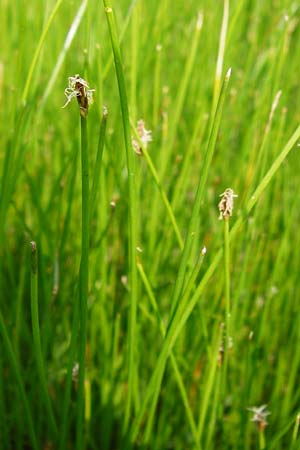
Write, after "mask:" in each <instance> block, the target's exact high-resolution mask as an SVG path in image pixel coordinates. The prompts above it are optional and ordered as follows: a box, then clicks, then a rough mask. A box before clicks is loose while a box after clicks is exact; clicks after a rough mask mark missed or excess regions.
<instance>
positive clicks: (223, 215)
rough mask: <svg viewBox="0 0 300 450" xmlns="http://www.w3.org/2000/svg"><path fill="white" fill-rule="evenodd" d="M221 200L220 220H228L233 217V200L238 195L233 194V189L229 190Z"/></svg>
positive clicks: (223, 194)
mask: <svg viewBox="0 0 300 450" xmlns="http://www.w3.org/2000/svg"><path fill="white" fill-rule="evenodd" d="M220 197H222V198H221V200H220V202H219V205H218V208H219V211H220V215H219V220H222V219H228V218H229V217H231V216H232V210H233V199H234V197H237V195H236V194H235V193H234V192H233V190H232V189H231V188H227V189H226V190H225V191H224V192H223V193H222V194H221V195H220Z"/></svg>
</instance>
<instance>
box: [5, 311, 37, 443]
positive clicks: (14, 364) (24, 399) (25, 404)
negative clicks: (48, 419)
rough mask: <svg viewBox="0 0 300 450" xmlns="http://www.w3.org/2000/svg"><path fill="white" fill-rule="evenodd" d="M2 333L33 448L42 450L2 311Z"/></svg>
mask: <svg viewBox="0 0 300 450" xmlns="http://www.w3.org/2000/svg"><path fill="white" fill-rule="evenodd" d="M0 333H1V335H2V339H3V345H4V348H5V350H6V352H7V356H8V359H9V361H10V364H11V367H12V370H13V373H14V376H15V378H16V381H17V384H18V387H19V391H20V396H21V400H22V403H23V407H24V410H25V420H26V421H27V424H28V432H29V436H30V440H31V444H32V447H33V449H34V450H40V446H39V445H38V441H37V436H36V431H35V428H34V424H33V419H32V414H31V410H30V406H29V402H28V399H27V395H26V392H25V387H24V383H23V380H22V374H21V370H20V367H19V364H18V362H17V358H16V356H15V354H14V351H13V347H12V344H11V341H10V338H9V335H8V332H7V327H6V325H5V322H4V318H3V315H2V312H1V311H0Z"/></svg>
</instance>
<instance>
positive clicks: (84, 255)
mask: <svg viewBox="0 0 300 450" xmlns="http://www.w3.org/2000/svg"><path fill="white" fill-rule="evenodd" d="M80 119H81V184H82V228H81V262H80V279H79V311H80V334H79V340H80V341H79V380H78V404H77V408H78V409H77V423H76V432H77V439H76V450H83V449H84V400H85V395H84V379H85V347H86V334H87V333H86V322H87V301H88V280H89V159H88V140H87V119H86V116H84V115H82V114H81V116H80Z"/></svg>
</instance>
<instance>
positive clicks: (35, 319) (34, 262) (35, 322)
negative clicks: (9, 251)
mask: <svg viewBox="0 0 300 450" xmlns="http://www.w3.org/2000/svg"><path fill="white" fill-rule="evenodd" d="M30 244H31V276H30V300H31V323H32V334H33V346H34V353H35V358H36V363H37V369H38V375H39V378H40V383H41V388H42V392H43V396H44V401H45V405H46V409H47V413H48V416H49V423H50V426H51V429H52V432H53V436H54V437H55V438H56V437H57V433H58V431H57V426H56V422H55V418H54V413H53V409H52V405H51V400H50V396H49V392H48V387H47V379H46V374H45V367H44V360H43V354H42V345H41V335H40V324H39V307H38V256H37V245H36V243H35V242H31V243H30Z"/></svg>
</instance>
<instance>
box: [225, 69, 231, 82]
mask: <svg viewBox="0 0 300 450" xmlns="http://www.w3.org/2000/svg"><path fill="white" fill-rule="evenodd" d="M231 71H232V68H231V67H229V69H228V70H227V72H226V76H225V79H226V81H228V80H229V79H230V77H231Z"/></svg>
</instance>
